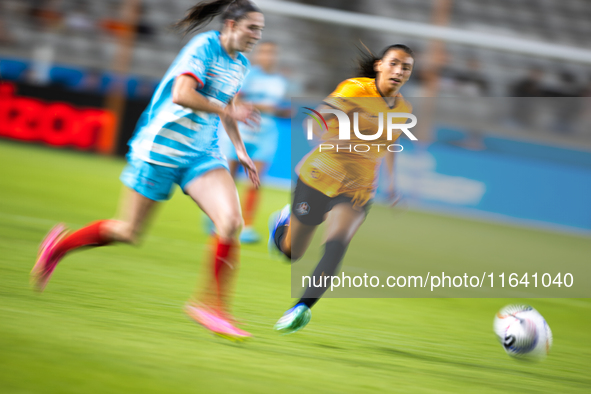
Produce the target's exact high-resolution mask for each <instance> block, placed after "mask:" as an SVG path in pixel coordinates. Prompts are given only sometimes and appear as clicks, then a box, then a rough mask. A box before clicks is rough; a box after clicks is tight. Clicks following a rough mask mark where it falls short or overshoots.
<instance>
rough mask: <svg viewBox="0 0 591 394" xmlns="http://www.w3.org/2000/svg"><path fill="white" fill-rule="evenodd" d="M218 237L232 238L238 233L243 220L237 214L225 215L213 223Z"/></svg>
mask: <svg viewBox="0 0 591 394" xmlns="http://www.w3.org/2000/svg"><path fill="white" fill-rule="evenodd" d="M214 224H215V227H216V231H217V233H218V235H219V236H221V237H224V238H233V237H235V236H237V235H238V234H239V233H240V230H241V229H242V226H243V225H244V220H243V219H242V216H241V215H240V214H239V213H232V214H227V215H225V217H222V218H220V219H219V220H218V221H217V223H214Z"/></svg>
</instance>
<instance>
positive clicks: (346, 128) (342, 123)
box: [304, 107, 417, 153]
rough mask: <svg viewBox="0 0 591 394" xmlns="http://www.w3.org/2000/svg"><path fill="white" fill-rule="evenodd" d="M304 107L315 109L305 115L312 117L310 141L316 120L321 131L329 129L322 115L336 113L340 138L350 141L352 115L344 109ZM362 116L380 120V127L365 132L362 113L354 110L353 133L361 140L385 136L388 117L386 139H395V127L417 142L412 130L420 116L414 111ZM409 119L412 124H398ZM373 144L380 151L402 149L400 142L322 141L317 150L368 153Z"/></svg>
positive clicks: (308, 126)
mask: <svg viewBox="0 0 591 394" xmlns="http://www.w3.org/2000/svg"><path fill="white" fill-rule="evenodd" d="M304 109H307V110H310V111H312V112H304V113H305V114H307V115H309V116H310V118H308V119H307V122H306V134H307V135H306V137H307V139H308V140H313V139H314V131H313V121H315V122H316V123H317V124H318V126H320V129H321V130H324V131H326V130H328V124H327V123H326V120H325V119H324V117H323V116H322V114H327V113H328V114H333V115H335V116H336V118H337V120H338V123H339V138H338V139H339V141H350V140H351V121H350V119H349V116H347V114H346V113H345V112H343V111H340V110H338V109H335V108H326V109H321V110H320V111H316V110H314V109H312V108H308V107H304ZM362 116H366V117H371V118H377V122H378V130H377V131H376V132H375V133H374V134H369V135H368V134H362V133H361V132H360V131H359V113H358V112H354V113H353V133H354V135H355V137H356V138H358V139H359V140H362V141H375V140H377V139H379V138H381V137H382V134H383V133H384V119H385V120H386V121H385V123H386V127H385V132H386V138H387V140H388V141H392V140H393V139H394V138H393V136H394V135H395V133H394V130H400V131H402V132H403V133H404V134H405V135H406V136H407V137H408V138H409V139H410V140H411V141H417V137H415V136H414V134H413V133H412V132H411V131H410V130H409V129H410V128H412V127H414V126H416V124H417V117H416V116H415V115H413V114H410V113H406V112H386V113H385V114H384V113H383V112H380V113H378V114H377V115H376V114H368V113H363V114H362ZM401 118H403V119H406V120H408V119H410V122H409V123H406V122H405V123H395V122H399V121H400V119H401ZM396 138H398V133H396ZM372 147H374V149H377V151H378V152H379V151H380V148H382V147H385V149H387V150H388V151H389V152H401V151H402V149H403V148H402V145H400V144H390V145H386V144H353V145H351V144H346V145H339V144H336V146H335V144H326V143H324V144H320V145H319V147H318V149H319V150H320V152H322V151H327V150H336V151H337V152H340V151H347V152H352V151H355V152H361V153H362V152H368V151H370V150H371V149H372Z"/></svg>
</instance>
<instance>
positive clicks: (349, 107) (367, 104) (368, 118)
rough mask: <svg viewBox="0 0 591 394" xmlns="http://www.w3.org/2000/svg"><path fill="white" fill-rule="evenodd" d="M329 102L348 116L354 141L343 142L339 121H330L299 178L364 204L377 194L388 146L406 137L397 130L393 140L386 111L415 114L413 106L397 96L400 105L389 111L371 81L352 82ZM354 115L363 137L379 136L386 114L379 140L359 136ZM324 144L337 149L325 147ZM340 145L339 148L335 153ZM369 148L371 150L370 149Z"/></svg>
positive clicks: (399, 120) (330, 193) (345, 83)
mask: <svg viewBox="0 0 591 394" xmlns="http://www.w3.org/2000/svg"><path fill="white" fill-rule="evenodd" d="M324 102H325V104H327V105H329V106H330V107H333V108H336V109H339V110H341V111H343V112H344V113H345V114H347V116H348V117H349V120H350V124H351V129H352V130H351V134H350V140H339V121H338V119H337V118H336V117H333V118H331V119H329V121H328V122H327V126H328V129H327V130H326V132H325V133H324V134H323V135H322V137H321V139H322V142H321V145H320V146H319V148H316V149H315V150H314V151H312V152H311V153H309V154H308V155H307V156H306V157H305V158H304V159H303V160H302V162H301V163H300V164H301V167H300V169H299V177H300V179H301V180H302V182H304V183H305V184H307V185H308V186H310V187H313V188H314V189H316V190H319V191H320V192H322V193H323V194H325V195H327V196H329V197H335V196H338V195H341V194H345V195H349V196H351V197H354V200H355V203H356V204H357V205H364V204H365V203H366V202H367V201H368V200H369V199H370V198H371V196H372V195H373V193H374V192H375V186H376V180H377V174H378V169H379V165H380V163H381V161H382V159H383V158H384V156H385V155H386V154H387V152H388V150H387V146H388V145H391V144H394V143H395V141H396V140H397V139H398V137H399V136H400V134H401V133H402V131H401V130H393V132H392V133H391V134H392V135H391V136H390V139H388V133H387V132H386V123H387V119H386V118H387V116H386V113H388V112H403V113H411V112H412V107H411V105H410V103H408V102H407V101H406V100H405V99H404V98H403V97H402V95H401V94H398V95H397V96H396V102H395V106H394V107H392V108H390V107H389V106H388V103H387V102H386V100H385V99H384V98H383V97H382V96H381V95H380V93H379V92H378V89H377V88H376V84H375V79H372V78H351V79H347V80H346V81H343V82H341V83H340V84H339V86H338V87H337V88H336V90H335V91H334V92H332V93H331V94H330V95H329V96H328V97H327V98H326V99H325V100H324ZM354 113H357V114H358V115H357V125H358V131H359V133H360V134H362V135H364V136H370V135H375V134H376V132H377V131H378V129H379V124H380V119H379V118H380V115H379V114H380V113H381V114H383V116H382V127H383V132H382V134H381V136H380V137H379V138H377V139H375V140H364V139H361V138H359V137H358V136H357V135H356V134H355V133H354V132H353V128H354V123H355V117H354ZM406 120H407V119H406V118H394V119H393V122H394V123H406ZM323 146H333V147H335V148H334V149H321V147H323ZM337 146H338V148H339V149H336V147H337ZM368 147H369V150H368V151H365V150H366V149H368ZM356 149H357V151H356Z"/></svg>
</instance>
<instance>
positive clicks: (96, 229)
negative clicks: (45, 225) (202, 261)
mask: <svg viewBox="0 0 591 394" xmlns="http://www.w3.org/2000/svg"><path fill="white" fill-rule="evenodd" d="M219 14H221V15H222V20H223V28H222V30H221V32H218V31H209V32H206V33H202V34H198V35H197V36H195V37H194V38H193V39H192V40H191V41H190V42H189V43H188V44H187V45H186V46H185V47H184V48H183V49H182V51H181V52H180V53H179V55H178V56H177V58H176V59H175V61H174V62H173V64H172V65H171V66H170V68H169V69H168V71H167V72H166V74H165V76H164V78H163V79H162V81H161V83H160V84H159V85H158V87H157V88H156V92H155V93H154V96H153V97H152V100H151V102H150V104H149V105H148V107H147V108H146V110H145V111H144V113H143V114H142V116H141V117H140V119H139V121H138V123H137V127H136V132H135V135H134V137H133V138H132V139H131V141H130V142H129V145H130V152H129V154H128V157H127V158H128V165H127V167H126V168H125V169H124V171H123V173H122V174H121V181H122V182H123V184H124V185H125V186H126V188H124V190H125V194H124V199H123V204H122V206H121V207H120V215H119V218H118V219H117V220H101V221H98V222H94V223H92V224H90V225H88V226H87V227H84V228H82V229H80V230H78V231H74V232H69V231H67V230H66V228H65V226H63V225H61V224H60V225H57V226H56V227H54V228H53V229H52V230H51V231H50V232H49V234H48V235H47V236H46V237H45V239H44V240H43V243H42V244H41V247H40V250H39V256H38V260H37V263H36V264H35V267H34V268H33V271H32V272H31V277H32V281H33V282H34V284H35V285H36V286H37V288H38V289H40V290H43V289H44V288H45V286H46V284H47V282H48V281H49V279H50V277H51V275H52V273H53V271H54V269H55V267H56V266H57V264H58V262H59V261H60V260H61V259H62V258H63V257H64V256H65V255H66V254H67V253H68V252H70V251H72V250H75V249H78V248H81V247H85V246H86V247H87V246H103V245H107V244H110V243H113V242H125V243H134V242H135V241H136V240H137V238H138V236H139V235H140V234H141V233H142V232H143V229H144V227H145V224H146V221H147V218H148V216H149V215H150V213H151V212H152V211H153V210H154V207H155V206H156V203H157V202H158V201H163V200H167V199H169V198H170V195H171V193H172V191H173V188H174V185H175V184H178V185H179V186H180V187H181V189H182V190H183V192H184V193H185V194H187V195H189V196H190V197H191V198H192V199H193V200H194V201H195V202H196V203H197V205H198V206H199V207H200V208H201V209H202V210H203V211H204V212H205V213H206V214H207V215H208V216H209V217H210V218H211V220H212V221H213V223H214V225H215V227H216V232H217V238H216V247H215V250H214V251H213V256H212V258H211V267H210V269H208V272H210V273H211V278H209V279H208V281H209V286H207V287H208V288H207V289H206V290H205V292H204V294H203V295H200V296H199V297H196V298H195V301H191V302H190V303H188V304H187V306H186V308H185V311H186V312H187V314H189V316H191V317H192V318H193V319H195V320H196V321H197V322H198V323H200V324H201V325H203V326H204V327H206V328H207V329H209V330H211V331H212V332H214V333H216V334H219V335H222V336H226V337H232V338H243V337H247V336H250V334H249V333H247V332H246V331H243V330H241V329H239V328H238V327H236V326H235V325H234V324H233V320H232V318H231V316H230V314H229V312H228V308H227V306H228V300H227V299H228V296H229V294H230V292H231V288H230V287H231V283H232V277H233V276H234V274H235V273H236V271H237V264H238V259H237V253H238V248H239V243H238V239H237V238H238V236H239V233H240V228H241V227H242V215H241V212H240V202H239V199H238V193H237V191H236V186H235V184H234V181H233V179H232V176H231V175H230V173H229V172H228V164H227V162H226V160H225V159H224V157H223V155H222V154H221V153H220V151H219V146H218V136H217V129H218V124H219V122H220V120H221V123H222V124H223V125H224V128H225V130H226V132H227V134H228V136H229V137H230V139H231V141H232V143H233V144H234V146H235V148H236V152H237V158H238V160H239V161H240V163H241V164H242V165H243V166H244V167H245V168H246V171H247V172H248V175H249V178H250V180H251V181H252V183H253V184H254V185H255V187H258V184H259V178H258V174H257V170H256V167H255V165H254V163H253V162H252V160H251V159H250V157H249V156H248V154H247V152H246V149H245V147H244V143H243V142H242V139H241V137H240V134H239V132H238V128H237V122H238V121H239V122H244V123H247V124H250V123H257V122H258V118H259V115H258V111H257V110H256V109H255V108H254V107H253V106H252V105H249V104H244V103H236V102H234V101H233V98H234V96H235V95H236V93H237V92H238V90H239V89H240V87H241V85H242V81H243V79H244V76H245V75H246V73H247V72H248V69H249V62H248V60H247V59H246V58H245V57H244V56H243V55H242V54H241V52H248V51H250V50H251V49H252V48H253V46H254V45H255V44H256V42H257V41H258V40H259V39H260V38H261V32H262V30H263V27H264V17H263V14H262V13H261V11H260V10H259V9H258V8H257V7H256V6H255V5H254V4H252V3H251V2H250V1H249V0H214V1H209V2H205V3H199V4H197V5H195V6H194V7H192V8H191V9H190V10H189V11H188V14H187V16H186V17H185V18H184V19H183V20H181V21H180V22H179V23H178V25H177V26H178V27H179V28H182V29H183V30H184V31H185V32H186V33H187V32H190V31H193V30H195V29H197V28H199V27H201V26H203V25H204V24H206V23H208V22H209V21H211V20H212V19H213V18H214V17H215V16H216V15H219ZM197 299H198V300H199V301H197Z"/></svg>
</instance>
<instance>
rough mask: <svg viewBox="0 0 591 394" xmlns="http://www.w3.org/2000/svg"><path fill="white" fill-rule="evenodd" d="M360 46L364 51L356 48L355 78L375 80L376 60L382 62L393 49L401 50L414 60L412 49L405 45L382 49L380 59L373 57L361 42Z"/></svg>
mask: <svg viewBox="0 0 591 394" xmlns="http://www.w3.org/2000/svg"><path fill="white" fill-rule="evenodd" d="M361 45H363V47H364V48H365V51H363V50H361V49H360V48H357V49H359V57H358V58H357V72H356V76H357V77H363V78H375V77H376V76H377V72H376V70H375V68H374V67H375V63H376V62H377V61H378V60H382V59H383V58H384V56H386V54H387V53H388V52H390V51H391V50H393V49H401V50H402V51H404V52H405V53H406V54H408V55H410V56H411V57H413V58H414V52H413V51H412V49H410V48H409V47H407V46H406V45H403V44H394V45H390V46H389V47H387V48H386V49H384V51H383V52H382V56H380V57H377V56H375V55H374V54H373V53H372V52H371V51H370V50H369V48H368V47H366V46H365V45H364V44H363V42H362V43H361Z"/></svg>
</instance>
